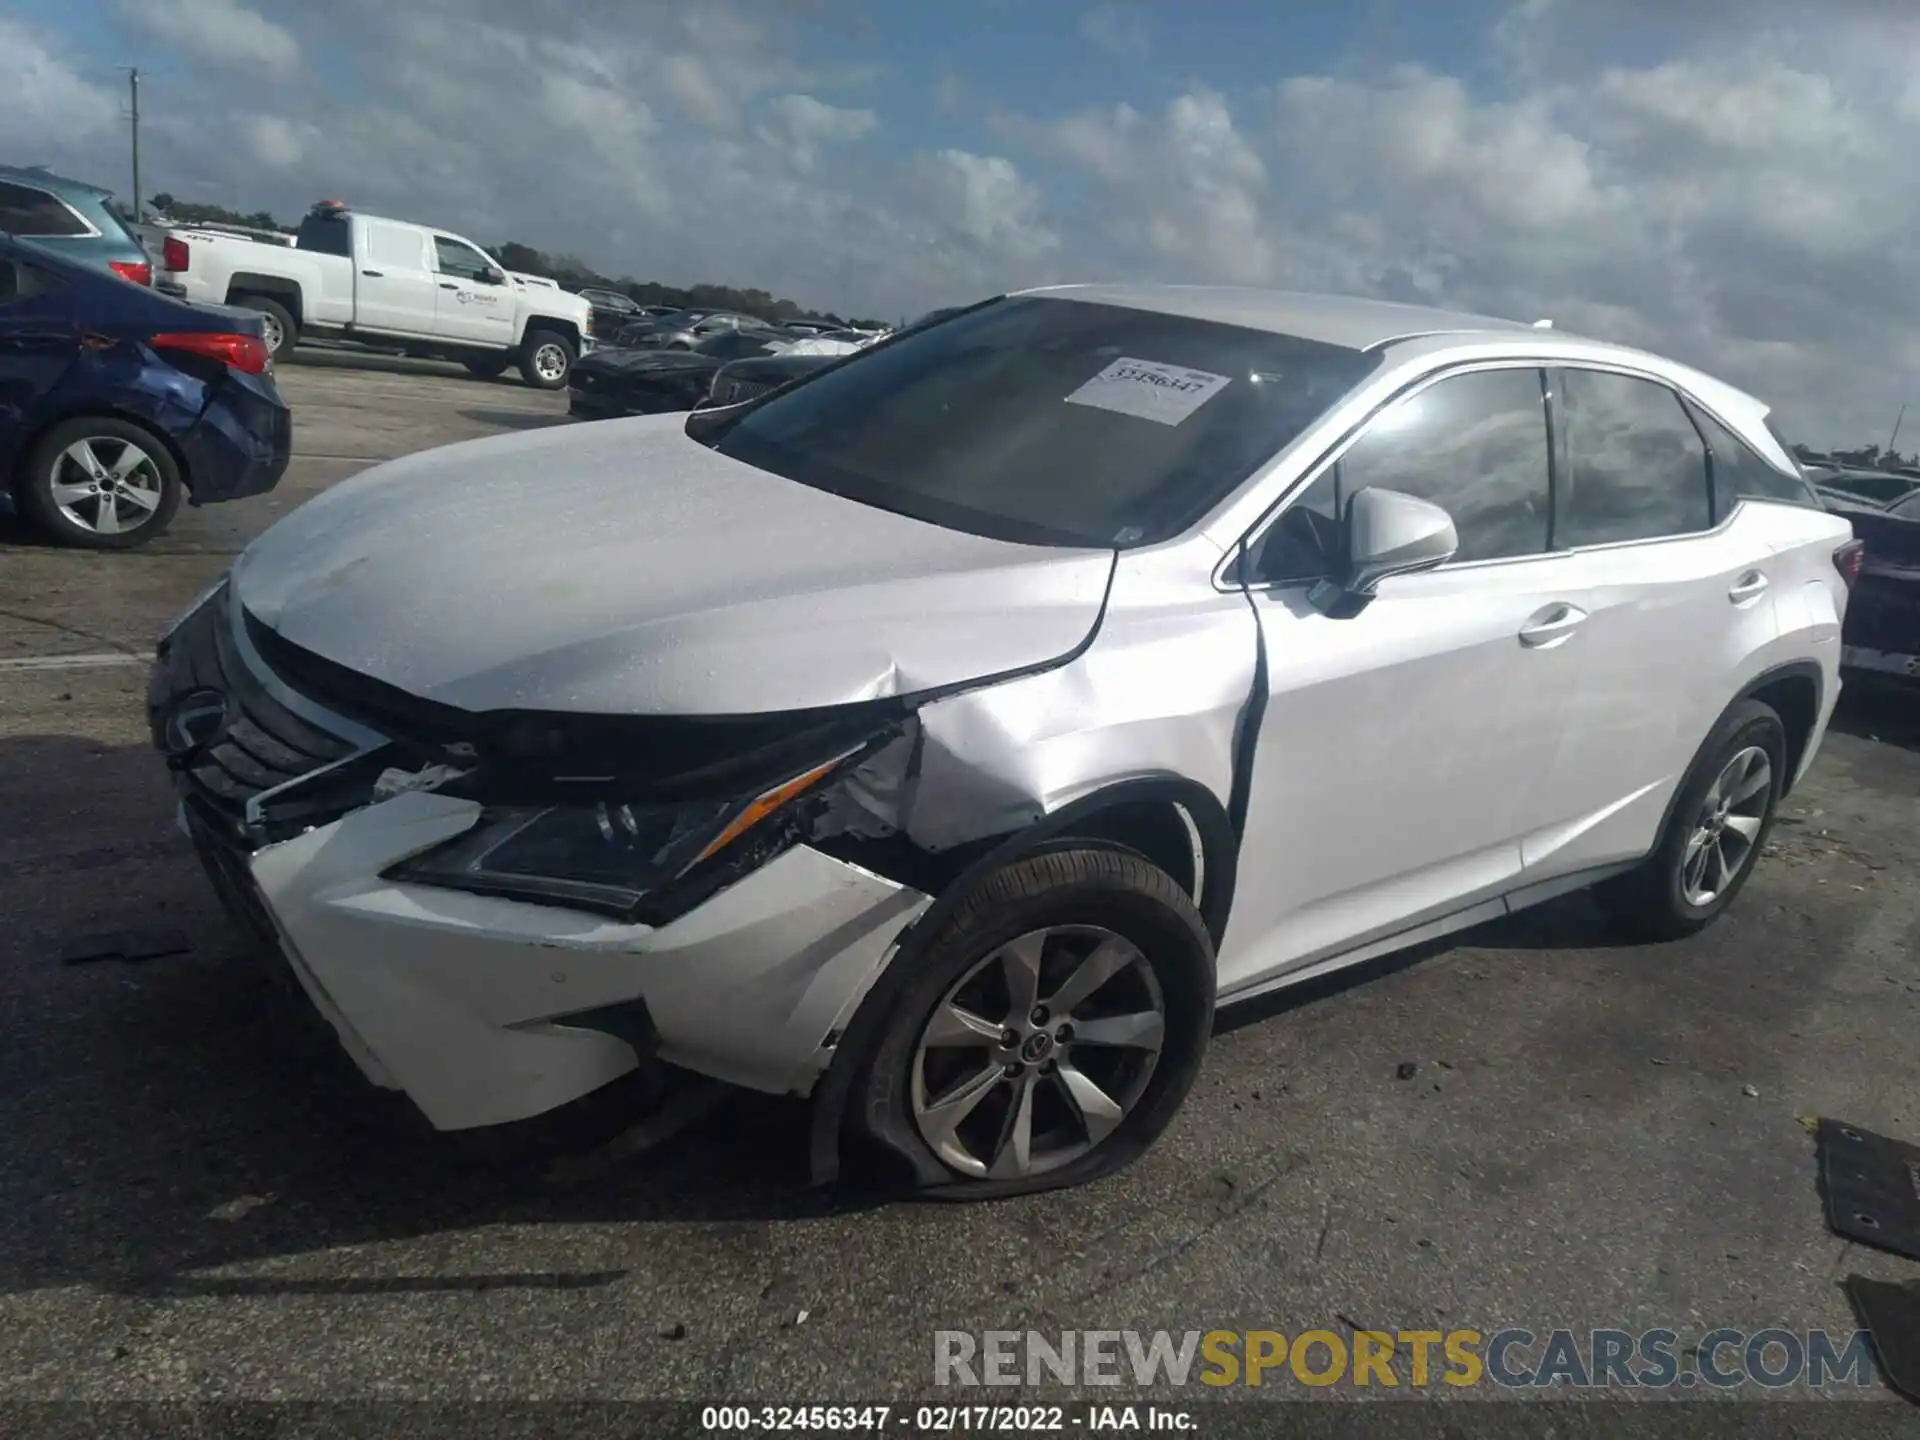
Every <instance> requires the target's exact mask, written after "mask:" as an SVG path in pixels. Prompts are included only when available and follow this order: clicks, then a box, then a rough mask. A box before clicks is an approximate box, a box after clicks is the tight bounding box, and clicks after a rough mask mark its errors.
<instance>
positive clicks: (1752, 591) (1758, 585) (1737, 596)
mask: <svg viewBox="0 0 1920 1440" xmlns="http://www.w3.org/2000/svg"><path fill="white" fill-rule="evenodd" d="M1766 593H1767V577H1766V576H1764V575H1762V574H1761V573H1760V572H1759V571H1758V570H1749V571H1748V572H1747V573H1746V574H1744V575H1742V576H1741V577H1740V578H1739V580H1738V581H1736V582H1735V583H1734V587H1733V588H1732V589H1731V590H1729V591H1727V599H1729V600H1731V601H1732V602H1733V603H1734V604H1736V605H1745V604H1747V603H1748V602H1750V601H1753V600H1758V599H1759V598H1760V597H1761V596H1762V595H1764V594H1766Z"/></svg>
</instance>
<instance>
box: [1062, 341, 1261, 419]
mask: <svg viewBox="0 0 1920 1440" xmlns="http://www.w3.org/2000/svg"><path fill="white" fill-rule="evenodd" d="M1226 383H1227V377H1226V376H1225V375H1213V374H1209V373H1208V372H1207V371H1205V370H1189V369H1187V368H1186V367H1185V366H1183V365H1162V364H1161V363H1160V362H1159V361H1157V360H1135V359H1133V358H1131V357H1130V356H1126V355H1123V356H1121V357H1120V358H1119V359H1118V360H1116V361H1114V362H1113V363H1112V364H1111V365H1109V366H1107V368H1106V369H1104V370H1102V371H1101V372H1100V373H1099V374H1098V375H1096V376H1094V377H1093V378H1092V379H1091V380H1089V381H1087V383H1086V384H1084V385H1082V386H1081V387H1080V388H1079V389H1078V390H1076V391H1074V392H1073V393H1072V394H1071V395H1069V396H1067V403H1068V404H1069V405H1092V406H1094V407H1095V408H1097V409H1100V410H1111V411H1113V412H1114V413H1115V414H1118V415H1133V416H1136V417H1138V418H1139V419H1141V420H1157V421H1159V422H1160V423H1161V424H1162V425H1178V424H1179V423H1180V422H1181V421H1182V420H1184V419H1186V418H1187V417H1188V416H1189V415H1191V414H1193V412H1194V411H1196V410H1198V409H1199V408H1200V407H1201V406H1202V405H1204V404H1206V403H1207V401H1209V400H1211V399H1212V398H1213V397H1214V396H1215V395H1217V394H1219V393H1220V391H1221V390H1222V389H1224V388H1225V386H1226Z"/></svg>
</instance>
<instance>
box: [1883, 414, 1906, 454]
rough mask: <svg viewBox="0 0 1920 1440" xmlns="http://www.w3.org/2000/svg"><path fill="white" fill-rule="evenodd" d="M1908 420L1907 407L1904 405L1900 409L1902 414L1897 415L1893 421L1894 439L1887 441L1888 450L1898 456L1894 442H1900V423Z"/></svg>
mask: <svg viewBox="0 0 1920 1440" xmlns="http://www.w3.org/2000/svg"><path fill="white" fill-rule="evenodd" d="M1906 418H1907V407H1906V406H1905V405H1902V406H1901V407H1900V413H1899V414H1898V415H1896V416H1895V417H1894V420H1893V437H1892V439H1890V440H1888V441H1887V449H1888V450H1889V451H1891V452H1893V453H1895V454H1897V453H1898V452H1897V451H1894V450H1893V442H1894V440H1898V439H1899V438H1900V422H1901V421H1903V420H1905V419H1906Z"/></svg>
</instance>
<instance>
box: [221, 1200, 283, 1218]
mask: <svg viewBox="0 0 1920 1440" xmlns="http://www.w3.org/2000/svg"><path fill="white" fill-rule="evenodd" d="M272 1203H273V1196H271V1195H242V1196H239V1197H238V1198H236V1199H233V1200H228V1201H225V1202H223V1203H221V1204H219V1205H216V1206H214V1207H213V1209H211V1210H209V1211H208V1212H207V1219H209V1220H244V1219H246V1218H247V1216H248V1215H250V1214H252V1213H253V1212H254V1211H255V1210H258V1209H259V1208H260V1207H261V1206H262V1205H271V1204H272Z"/></svg>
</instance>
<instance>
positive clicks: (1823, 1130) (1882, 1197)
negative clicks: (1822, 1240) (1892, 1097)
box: [1814, 1118, 1920, 1260]
mask: <svg viewBox="0 0 1920 1440" xmlns="http://www.w3.org/2000/svg"><path fill="white" fill-rule="evenodd" d="M1814 1153H1815V1154H1816V1155H1817V1156H1818V1159H1819V1165H1820V1189H1821V1193H1822V1194H1823V1196H1824V1197H1825V1199H1826V1206H1827V1226H1828V1228H1830V1229H1831V1230H1832V1231H1833V1232H1834V1233H1835V1234H1837V1235H1844V1236H1845V1237H1846V1238H1847V1239H1849V1240H1854V1241H1858V1242H1859V1243H1860V1244H1862V1245H1871V1246H1873V1247H1874V1248H1875V1249H1876V1250H1891V1251H1892V1252H1893V1253H1894V1254H1896V1255H1904V1256H1906V1257H1907V1258H1908V1259H1909V1260H1920V1187H1916V1186H1915V1184H1914V1177H1915V1176H1916V1175H1920V1146H1916V1145H1908V1144H1906V1143H1904V1142H1903V1141H1899V1140H1889V1139H1888V1138H1887V1137H1886V1136H1884V1135H1875V1134H1873V1133H1872V1132H1871V1131H1867V1130H1862V1129H1860V1128H1859V1127H1857V1126H1854V1125H1848V1124H1846V1123H1845V1122H1844V1121H1840V1120H1828V1119H1824V1118H1823V1119H1822V1120H1821V1121H1820V1125H1819V1128H1818V1129H1817V1130H1816V1131H1815V1132H1814Z"/></svg>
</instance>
